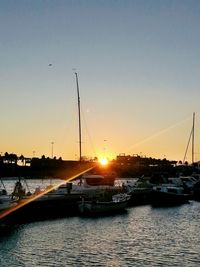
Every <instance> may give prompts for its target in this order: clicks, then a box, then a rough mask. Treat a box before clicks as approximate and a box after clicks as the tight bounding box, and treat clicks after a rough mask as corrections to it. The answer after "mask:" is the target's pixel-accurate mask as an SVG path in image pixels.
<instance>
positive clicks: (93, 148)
mask: <svg viewBox="0 0 200 267" xmlns="http://www.w3.org/2000/svg"><path fill="white" fill-rule="evenodd" d="M81 112H82V117H83V120H84V124H85V129H86V132H87V134H88V137H89V140H90V143H91V146H92V150H93V153H94V155H95V156H96V149H95V147H94V143H93V141H92V137H91V135H90V132H89V130H88V127H87V123H86V119H85V115H84V112H83V109H82V107H81Z"/></svg>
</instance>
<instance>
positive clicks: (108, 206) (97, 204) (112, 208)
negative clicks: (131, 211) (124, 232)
mask: <svg viewBox="0 0 200 267" xmlns="http://www.w3.org/2000/svg"><path fill="white" fill-rule="evenodd" d="M129 199H130V196H129V195H128V194H122V193H120V194H116V195H113V197H112V200H111V201H99V200H85V199H84V198H82V201H80V202H79V205H78V207H79V211H80V213H81V214H82V215H101V214H111V213H116V212H120V211H124V210H125V209H126V207H127V204H128V201H129Z"/></svg>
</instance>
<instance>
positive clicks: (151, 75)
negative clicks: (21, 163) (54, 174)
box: [0, 0, 200, 162]
mask: <svg viewBox="0 0 200 267" xmlns="http://www.w3.org/2000/svg"><path fill="white" fill-rule="evenodd" d="M199 27H200V1H198V0H190V1H188V0H187V1H186V0H165V1H162V0H152V1H151V0H98V1H97V0H96V1H95V0H34V1H33V0H18V1H15V0H1V1H0V36H1V37H0V96H1V97H0V114H1V116H0V124H1V135H0V136H1V138H0V152H1V154H4V153H5V152H8V153H16V154H17V155H21V154H23V155H24V156H27V157H32V156H37V157H41V156H42V155H45V156H47V157H51V156H52V155H53V156H56V157H62V158H63V159H78V156H79V136H78V108H77V91H76V90H77V88H76V80H75V73H74V72H75V71H76V72H77V73H78V79H79V89H80V99H81V122H82V153H83V156H86V157H89V158H90V157H95V156H97V157H102V156H106V157H108V158H109V159H113V158H115V157H116V156H117V155H119V154H121V153H125V154H126V155H133V154H138V155H141V156H147V157H155V158H161V159H162V158H167V159H169V160H183V158H184V154H185V151H186V146H187V143H188V140H189V136H190V132H191V129H192V116H193V112H195V160H200V136H199V133H200V131H199V129H200V118H199V114H200V113H199V112H200V105H199V99H200V88H199V87H200V60H199V58H200V45H199V44H200V31H199ZM49 64H50V66H49ZM51 64H52V65H51ZM52 142H53V144H52ZM186 160H188V161H189V162H190V161H191V145H190V146H189V149H188V154H187V156H186Z"/></svg>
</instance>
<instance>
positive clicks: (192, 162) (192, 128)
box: [192, 112, 195, 164]
mask: <svg viewBox="0 0 200 267" xmlns="http://www.w3.org/2000/svg"><path fill="white" fill-rule="evenodd" d="M194 124H195V112H193V124H192V164H193V163H194Z"/></svg>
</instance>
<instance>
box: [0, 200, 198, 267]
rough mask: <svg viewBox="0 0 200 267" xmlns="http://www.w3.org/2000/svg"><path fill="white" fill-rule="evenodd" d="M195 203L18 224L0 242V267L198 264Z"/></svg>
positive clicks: (147, 207)
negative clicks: (107, 214)
mask: <svg viewBox="0 0 200 267" xmlns="http://www.w3.org/2000/svg"><path fill="white" fill-rule="evenodd" d="M199 233H200V202H195V201H193V202H191V203H190V204H186V205H182V206H180V207H173V208H152V207H151V206H150V205H147V206H141V207H131V208H128V210H127V213H125V214H120V215H115V216H110V217H102V218H81V217H68V218H63V219H57V220H51V221H43V222H34V223H29V224H25V225H21V226H19V227H17V228H16V229H14V230H13V231H12V232H10V233H9V234H8V235H6V236H4V237H1V239H0V266H1V267H4V266H12V267H15V266H25V267H34V266H35V267H36V266H37V267H38V266H44V267H48V266H52V267H56V266H59V267H61V266H63V267H64V266H81V267H82V266H113V267H114V266H140V267H143V266H180V267H182V266H183V267H184V266H187V267H188V266H192V267H194V266H198V267H199V266H200V235H199Z"/></svg>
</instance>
